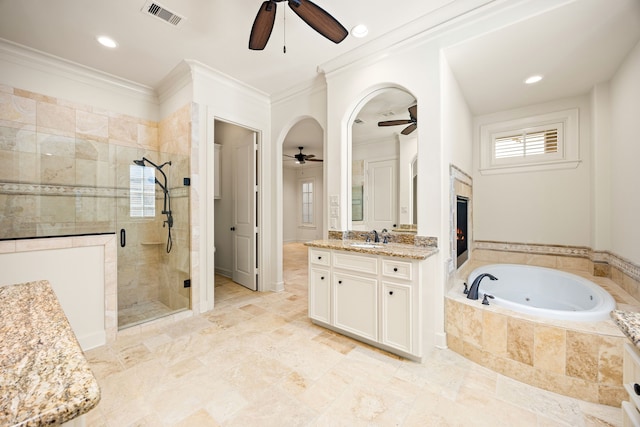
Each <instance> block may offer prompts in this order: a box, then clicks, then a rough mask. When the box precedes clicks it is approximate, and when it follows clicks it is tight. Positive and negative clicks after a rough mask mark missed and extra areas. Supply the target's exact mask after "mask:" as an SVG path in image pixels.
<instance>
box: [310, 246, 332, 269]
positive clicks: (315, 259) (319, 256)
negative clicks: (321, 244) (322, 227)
mask: <svg viewBox="0 0 640 427" xmlns="http://www.w3.org/2000/svg"><path fill="white" fill-rule="evenodd" d="M330 261H331V253H330V252H329V251H323V250H319V249H313V248H311V249H309V262H310V263H312V264H318V265H329V262H330Z"/></svg>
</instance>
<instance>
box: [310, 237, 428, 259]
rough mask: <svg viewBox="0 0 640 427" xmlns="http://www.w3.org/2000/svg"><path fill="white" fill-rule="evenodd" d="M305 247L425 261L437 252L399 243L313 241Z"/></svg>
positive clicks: (424, 247) (423, 247)
mask: <svg viewBox="0 0 640 427" xmlns="http://www.w3.org/2000/svg"><path fill="white" fill-rule="evenodd" d="M354 244H356V245H363V244H364V245H372V246H375V247H358V246H353V245H354ZM305 245H306V246H310V247H314V248H323V249H337V250H341V251H349V252H359V253H363V254H370V255H384V256H391V257H398V258H410V259H418V260H421V259H427V258H429V257H430V256H431V255H434V254H436V253H437V252H438V248H433V247H426V246H413V245H406V244H401V243H372V242H363V241H359V240H337V239H336V240H333V239H329V240H313V241H311V242H306V243H305Z"/></svg>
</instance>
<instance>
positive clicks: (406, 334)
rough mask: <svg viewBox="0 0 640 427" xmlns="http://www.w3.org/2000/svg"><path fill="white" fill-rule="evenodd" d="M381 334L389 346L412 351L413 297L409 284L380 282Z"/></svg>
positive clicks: (383, 340) (383, 341) (382, 340)
mask: <svg viewBox="0 0 640 427" xmlns="http://www.w3.org/2000/svg"><path fill="white" fill-rule="evenodd" d="M381 289H382V296H381V298H382V315H381V316H382V336H381V339H380V341H381V342H382V343H383V344H386V345H388V346H390V347H394V348H397V349H399V350H402V351H406V352H407V353H412V350H413V348H412V337H413V334H414V332H413V329H412V321H411V320H412V316H413V298H412V296H411V290H412V287H411V285H405V284H399V283H391V282H382V287H381Z"/></svg>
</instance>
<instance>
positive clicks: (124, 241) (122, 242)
mask: <svg viewBox="0 0 640 427" xmlns="http://www.w3.org/2000/svg"><path fill="white" fill-rule="evenodd" d="M126 245H127V232H126V231H125V230H124V228H121V229H120V247H122V248H124V247H125V246H126Z"/></svg>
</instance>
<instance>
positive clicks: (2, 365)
mask: <svg viewBox="0 0 640 427" xmlns="http://www.w3.org/2000/svg"><path fill="white" fill-rule="evenodd" d="M0 307H2V310H0V341H1V342H2V346H1V347H0V425H3V426H12V425H20V426H40V425H59V424H61V423H64V422H67V421H70V420H72V419H75V418H76V417H79V416H81V415H83V414H84V413H86V412H88V411H90V410H91V409H92V408H94V407H95V406H96V405H97V404H98V402H99V400H100V388H99V386H98V382H97V381H96V379H95V377H94V376H93V373H92V371H91V368H90V367H89V364H88V363H87V360H86V359H85V357H84V355H83V353H82V350H81V349H80V347H79V345H78V342H77V341H76V338H75V336H74V334H73V332H72V331H71V328H70V326H69V322H68V321H67V318H66V317H65V315H64V312H63V311H62V307H60V304H59V303H58V300H57V298H56V296H55V294H54V293H53V290H52V289H51V286H50V285H49V283H48V282H47V281H38V282H29V283H22V284H17V285H8V286H3V287H0Z"/></svg>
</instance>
